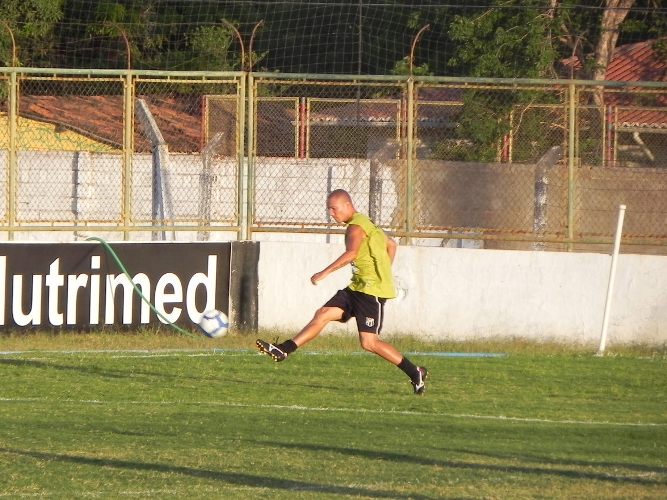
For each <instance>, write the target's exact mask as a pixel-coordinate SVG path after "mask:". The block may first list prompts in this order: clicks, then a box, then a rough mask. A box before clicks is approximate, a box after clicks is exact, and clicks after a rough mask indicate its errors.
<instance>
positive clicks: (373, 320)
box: [366, 318, 375, 326]
mask: <svg viewBox="0 0 667 500" xmlns="http://www.w3.org/2000/svg"><path fill="white" fill-rule="evenodd" d="M374 324H375V319H373V318H366V326H373V325H374Z"/></svg>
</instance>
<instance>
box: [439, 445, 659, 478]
mask: <svg viewBox="0 0 667 500" xmlns="http://www.w3.org/2000/svg"><path fill="white" fill-rule="evenodd" d="M439 449H440V450H442V451H446V452H450V453H461V454H467V455H477V456H481V457H489V458H498V459H513V460H517V459H519V460H523V461H531V462H542V463H544V464H553V465H571V466H581V467H612V468H614V469H628V470H632V471H637V472H642V473H650V474H665V475H667V467H660V466H652V465H644V464H631V463H621V462H592V461H589V462H587V461H584V460H569V459H567V460H565V459H561V458H549V457H543V456H539V455H528V454H523V453H522V454H520V455H519V454H512V453H489V452H486V451H484V452H482V451H478V450H466V449H451V448H445V449H443V448H439ZM656 484H663V482H656Z"/></svg>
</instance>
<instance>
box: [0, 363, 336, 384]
mask: <svg viewBox="0 0 667 500" xmlns="http://www.w3.org/2000/svg"><path fill="white" fill-rule="evenodd" d="M2 366H16V367H19V368H26V367H28V368H36V369H44V370H55V371H61V372H69V373H79V374H82V375H88V376H95V377H104V378H108V379H119V380H120V379H125V378H132V379H134V380H135V381H136V379H137V376H142V377H146V378H154V379H166V380H192V381H195V382H202V383H206V384H210V383H211V381H212V378H211V376H210V375H207V376H203V377H193V376H191V375H183V374H181V373H165V372H151V371H147V370H136V369H134V368H132V369H130V368H128V369H125V370H120V369H113V368H101V367H99V366H96V365H86V366H74V365H65V364H59V363H52V362H46V361H37V360H34V359H1V358H0V367H2ZM219 381H224V382H225V383H227V384H229V383H237V384H242V385H248V384H254V382H252V381H249V380H248V379H242V378H234V377H230V376H229V375H228V374H224V375H220V377H219ZM276 385H278V384H276ZM280 386H281V387H289V386H294V387H307V388H311V389H318V390H324V389H326V390H337V389H339V387H337V386H333V385H332V386H327V385H318V384H312V383H290V382H288V381H282V380H281V381H280Z"/></svg>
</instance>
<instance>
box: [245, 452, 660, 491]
mask: <svg viewBox="0 0 667 500" xmlns="http://www.w3.org/2000/svg"><path fill="white" fill-rule="evenodd" d="M258 444H262V445H268V446H275V447H280V448H292V449H298V450H306V451H313V452H323V451H327V452H333V453H340V454H341V455H349V456H353V457H363V458H367V459H370V460H386V461H391V462H401V463H406V464H410V465H426V466H437V467H445V468H447V467H448V468H452V469H469V470H490V471H496V472H503V473H507V474H517V473H518V474H535V475H545V476H558V477H564V478H568V479H589V480H594V481H606V482H612V483H619V484H620V483H626V484H638V485H645V486H646V485H664V484H667V480H659V479H651V478H643V477H630V476H619V475H612V474H611V473H609V474H608V473H604V472H589V471H581V470H572V469H558V468H550V467H539V466H520V465H511V464H485V463H475V462H465V461H462V460H447V459H433V458H426V457H418V456H413V455H407V454H405V453H392V452H386V451H373V450H362V449H358V448H343V447H337V446H327V445H315V444H298V443H278V442H266V441H262V442H258ZM479 454H480V455H481V453H479ZM488 456H489V457H493V455H488ZM494 458H497V457H494ZM501 458H511V459H514V460H517V459H521V457H519V456H514V455H509V456H506V457H501ZM550 463H553V462H550ZM556 463H558V462H556ZM558 464H559V465H566V464H564V463H558ZM571 465H575V466H586V467H596V466H597V467H604V466H605V464H598V463H587V462H573V463H572V464H571ZM610 466H611V467H626V466H625V465H621V464H610ZM628 468H629V467H628ZM652 472H658V473H660V472H662V473H664V472H665V471H664V469H661V468H658V469H657V470H655V471H652Z"/></svg>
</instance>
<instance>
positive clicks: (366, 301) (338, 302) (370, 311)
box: [324, 288, 387, 334]
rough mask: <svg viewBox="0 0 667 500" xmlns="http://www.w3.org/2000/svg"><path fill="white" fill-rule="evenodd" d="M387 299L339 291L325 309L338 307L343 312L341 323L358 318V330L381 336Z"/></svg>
mask: <svg viewBox="0 0 667 500" xmlns="http://www.w3.org/2000/svg"><path fill="white" fill-rule="evenodd" d="M386 301H387V299H382V298H380V297H375V296H373V295H368V294H366V293H361V292H355V291H354V290H350V289H349V288H344V289H343V290H338V292H336V295H334V296H333V297H331V298H330V299H329V300H328V301H327V303H326V304H324V307H338V308H340V309H342V310H343V317H342V318H341V319H340V320H339V321H340V322H341V323H347V321H349V319H350V318H356V320H357V330H359V331H360V332H370V333H375V334H379V333H380V332H381V331H382V320H383V319H384V303H385V302H386Z"/></svg>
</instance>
